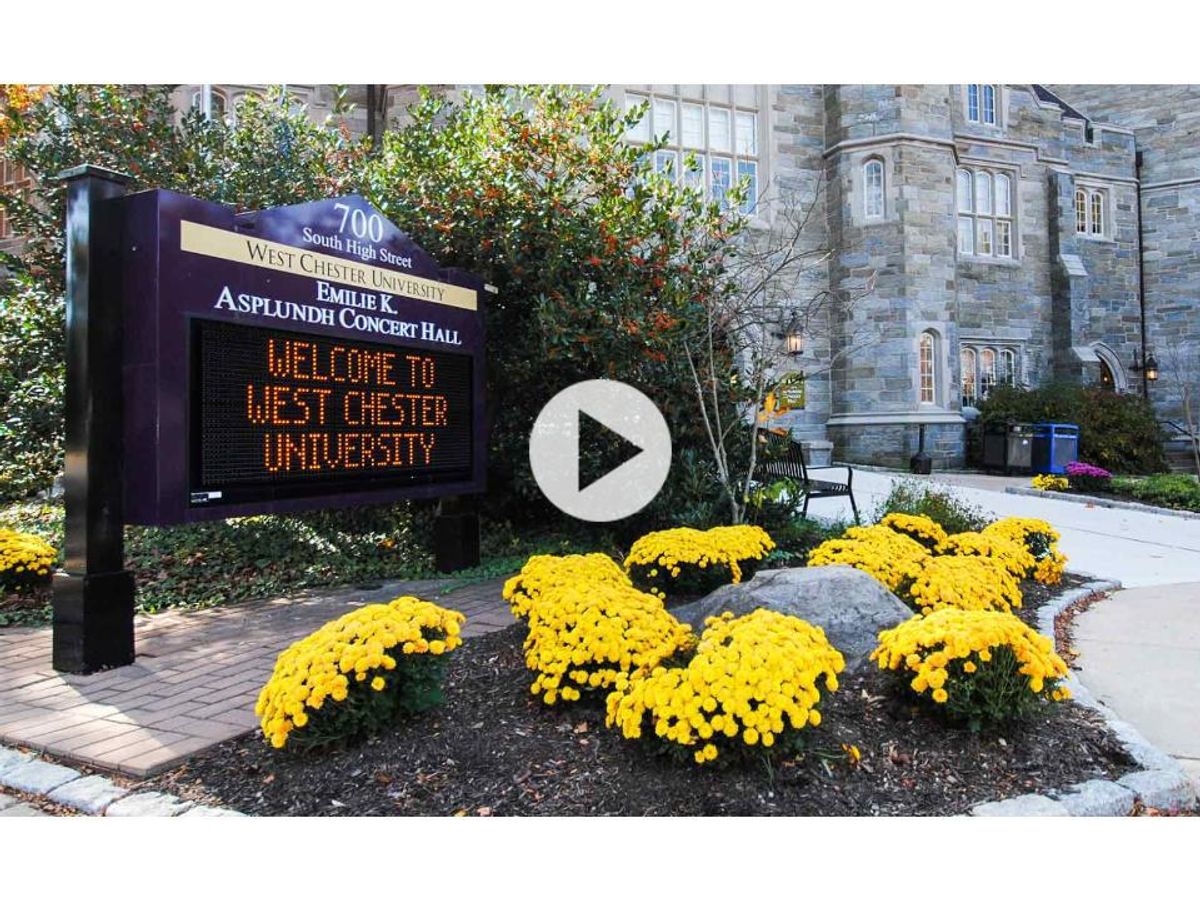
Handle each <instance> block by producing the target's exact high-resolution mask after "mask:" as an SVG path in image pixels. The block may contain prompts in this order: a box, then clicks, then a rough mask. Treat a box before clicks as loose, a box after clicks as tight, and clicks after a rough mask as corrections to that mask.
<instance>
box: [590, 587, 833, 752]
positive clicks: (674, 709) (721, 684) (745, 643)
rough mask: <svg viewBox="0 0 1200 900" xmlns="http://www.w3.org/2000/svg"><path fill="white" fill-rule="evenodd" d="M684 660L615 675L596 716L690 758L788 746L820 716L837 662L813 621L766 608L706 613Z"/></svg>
mask: <svg viewBox="0 0 1200 900" xmlns="http://www.w3.org/2000/svg"><path fill="white" fill-rule="evenodd" d="M706 626H707V627H706V628H705V630H704V634H703V635H701V637H700V642H699V644H698V645H697V647H696V652H695V654H694V655H693V656H692V658H691V660H690V661H689V662H688V664H687V665H686V666H678V667H667V666H658V667H656V668H653V669H652V670H649V671H647V670H641V671H639V672H636V673H634V674H633V675H632V676H630V677H622V678H621V679H619V680H618V682H617V685H616V689H615V690H614V691H613V692H612V693H611V694H609V695H608V700H607V707H608V708H607V717H606V722H607V724H608V725H609V726H610V727H616V728H619V729H620V730H621V733H622V734H623V735H624V736H625V737H626V738H629V739H631V740H636V739H639V738H642V737H643V736H647V737H649V736H650V735H653V736H654V738H655V739H657V740H659V741H663V742H666V744H667V745H668V746H670V747H674V748H680V749H681V750H683V751H685V752H689V753H690V754H691V758H692V759H693V760H695V762H697V763H701V764H703V763H707V762H711V761H712V760H715V759H717V758H718V756H721V755H722V754H728V753H731V752H732V753H735V754H736V753H742V752H755V753H763V752H766V753H771V752H777V751H785V752H786V751H789V750H794V749H796V747H797V745H798V738H799V736H800V732H801V731H802V730H803V729H804V728H806V727H815V726H817V725H820V724H821V713H820V711H819V708H818V707H819V705H820V702H821V696H822V690H824V691H835V690H837V687H838V681H837V676H838V673H840V672H841V671H842V669H843V667H844V665H845V663H844V660H843V658H842V655H841V653H839V652H838V651H837V650H836V649H835V648H834V647H833V645H832V644H830V643H829V641H828V640H827V639H826V638H825V633H824V632H823V631H822V630H821V629H820V628H817V627H816V626H814V625H810V624H809V623H808V622H805V621H804V620H803V619H798V618H796V617H794V616H787V615H783V614H782V613H778V612H775V611H773V610H768V609H758V610H755V611H754V612H752V613H750V614H749V615H744V616H741V617H739V618H734V616H733V613H729V612H727V613H725V614H723V615H722V616H720V617H713V618H709V619H708V620H707V622H706Z"/></svg>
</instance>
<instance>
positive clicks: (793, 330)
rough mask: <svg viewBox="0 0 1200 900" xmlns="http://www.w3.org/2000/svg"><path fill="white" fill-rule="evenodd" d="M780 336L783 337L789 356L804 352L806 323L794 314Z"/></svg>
mask: <svg viewBox="0 0 1200 900" xmlns="http://www.w3.org/2000/svg"><path fill="white" fill-rule="evenodd" d="M778 337H781V338H783V349H784V351H785V352H786V353H787V355H788V356H802V355H803V354H804V325H803V323H801V321H800V317H799V316H798V315H793V316H792V317H791V319H789V320H788V323H787V325H785V326H784V329H783V331H782V332H780V333H779V334H778Z"/></svg>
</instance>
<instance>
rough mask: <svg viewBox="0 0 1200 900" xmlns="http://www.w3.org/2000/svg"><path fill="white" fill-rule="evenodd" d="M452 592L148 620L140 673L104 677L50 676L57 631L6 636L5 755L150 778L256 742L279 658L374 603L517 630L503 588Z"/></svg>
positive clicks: (248, 606)
mask: <svg viewBox="0 0 1200 900" xmlns="http://www.w3.org/2000/svg"><path fill="white" fill-rule="evenodd" d="M452 584H453V582H446V581H399V582H391V583H389V584H387V585H385V586H384V587H383V588H381V589H379V590H373V591H363V590H358V589H346V590H338V591H333V592H325V593H321V592H318V591H312V592H308V593H305V594H301V595H299V596H297V597H293V598H288V599H280V600H272V601H266V602H256V603H245V604H238V605H234V606H224V607H216V608H214V609H207V610H194V611H186V612H164V613H160V614H158V615H155V616H138V619H137V622H136V635H137V661H136V662H135V663H134V664H133V665H131V666H125V667H123V668H120V669H113V670H111V671H108V672H100V673H97V674H95V675H63V674H60V673H58V672H55V671H54V670H53V669H52V668H51V667H50V629H49V628H36V629H35V628H12V629H3V630H0V743H7V744H17V745H23V746H25V747H30V748H32V749H35V750H41V751H44V752H46V753H48V754H51V755H54V756H57V757H61V758H63V759H66V760H70V761H73V762H78V763H84V764H86V765H90V766H95V767H97V768H101V769H108V770H112V771H117V772H121V773H123V774H125V775H131V776H134V777H144V776H147V775H151V774H154V773H155V772H160V771H162V770H164V769H168V768H171V767H172V766H174V765H176V764H177V763H179V762H180V761H181V760H182V759H184V758H185V757H187V756H189V755H191V754H193V753H196V752H198V751H200V750H203V749H205V748H206V747H210V746H212V745H213V744H218V743H220V742H221V741H224V740H228V739H229V738H232V737H236V736H238V735H241V734H245V733H247V732H249V731H252V730H253V729H254V728H256V727H257V725H258V723H257V721H256V719H255V717H254V702H255V700H256V699H257V698H258V692H259V690H260V689H261V688H262V685H263V683H264V682H265V681H266V679H267V677H268V676H269V675H270V673H271V670H272V668H273V667H274V664H275V657H276V656H277V655H278V654H279V651H280V650H282V649H283V648H284V647H286V646H287V645H288V644H290V643H292V642H293V641H295V640H297V639H299V638H301V637H303V636H305V635H306V634H309V633H310V632H312V631H315V630H316V629H317V628H318V627H320V626H321V625H322V624H324V623H325V622H327V621H329V620H330V619H334V618H336V617H337V616H339V615H341V614H342V613H344V612H346V611H348V610H349V609H352V608H354V607H356V606H361V605H363V604H365V603H379V602H386V601H388V600H391V599H392V598H394V597H397V596H400V595H403V594H413V595H415V596H418V597H422V598H424V599H428V600H433V601H434V602H437V603H440V604H442V605H445V606H449V607H451V608H453V609H457V610H459V611H460V612H462V613H464V614H465V615H466V616H467V624H466V626H465V627H464V629H463V635H464V636H465V637H470V636H473V635H478V634H485V633H487V632H489V631H496V630H498V629H500V628H504V627H507V626H508V625H511V624H512V623H513V619H512V616H511V614H510V613H509V611H508V608H507V606H506V605H505V603H504V602H503V600H502V599H501V597H500V589H501V586H502V584H503V580H502V579H495V580H491V581H487V582H483V583H480V584H475V585H469V586H466V587H461V588H459V589H457V590H453V591H451V592H450V593H447V594H440V591H442V590H444V589H446V588H447V587H450V586H452Z"/></svg>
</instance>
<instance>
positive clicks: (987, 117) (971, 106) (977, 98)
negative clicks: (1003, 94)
mask: <svg viewBox="0 0 1200 900" xmlns="http://www.w3.org/2000/svg"><path fill="white" fill-rule="evenodd" d="M999 94H1000V90H999V88H997V87H996V85H994V84H968V85H967V121H968V122H979V123H980V124H982V125H995V124H997V122H999V116H998V115H997V111H996V108H997V106H998V105H999V104H998V103H997V102H996V101H997V98H998V97H999Z"/></svg>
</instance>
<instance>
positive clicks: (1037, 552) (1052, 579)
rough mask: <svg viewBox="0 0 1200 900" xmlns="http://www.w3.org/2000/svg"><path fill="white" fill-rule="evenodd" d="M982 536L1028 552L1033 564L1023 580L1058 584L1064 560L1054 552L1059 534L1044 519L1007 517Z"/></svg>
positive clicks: (986, 530)
mask: <svg viewBox="0 0 1200 900" xmlns="http://www.w3.org/2000/svg"><path fill="white" fill-rule="evenodd" d="M982 533H983V534H985V535H994V536H998V537H1002V538H1006V539H1007V540H1010V541H1012V542H1013V543H1014V544H1019V545H1022V546H1024V547H1025V549H1026V550H1028V551H1029V554H1030V556H1031V557H1032V558H1033V560H1034V562H1033V563H1032V564H1031V565H1030V567H1029V570H1028V571H1027V572H1026V573H1025V577H1027V578H1030V577H1032V578H1036V579H1037V580H1038V581H1040V582H1041V583H1042V584H1048V585H1054V584H1058V583H1059V582H1060V581H1062V576H1063V572H1064V571H1065V570H1066V568H1067V557H1066V556H1065V555H1064V554H1063V553H1062V552H1061V551H1060V550H1059V549H1058V539H1059V533H1058V532H1057V531H1056V530H1055V529H1054V526H1053V525H1051V524H1050V523H1049V522H1047V521H1046V520H1045V519H1032V518H1026V517H1022V516H1010V517H1008V518H1006V519H1000V520H999V521H997V522H993V523H992V524H991V525H989V526H987V527H986V528H985V529H983V532H982Z"/></svg>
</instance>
